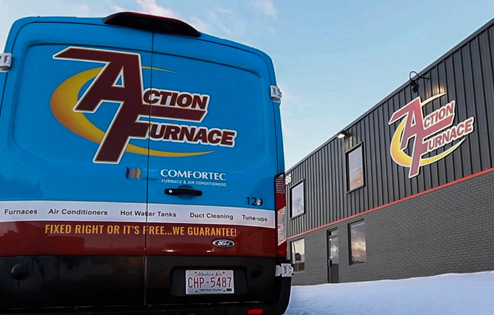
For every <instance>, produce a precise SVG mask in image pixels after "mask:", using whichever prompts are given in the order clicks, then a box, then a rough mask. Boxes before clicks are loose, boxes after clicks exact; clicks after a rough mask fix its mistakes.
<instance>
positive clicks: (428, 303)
mask: <svg viewBox="0 0 494 315" xmlns="http://www.w3.org/2000/svg"><path fill="white" fill-rule="evenodd" d="M285 314H286V315H295V314H297V315H300V314H344V315H348V314H379V315H388V314H413V315H415V314H421V315H422V314H440V315H443V314H448V315H450V314H461V315H470V314H475V315H481V314H482V315H483V314H494V271H489V272H478V273H470V274H444V275H439V276H434V277H423V278H410V279H403V280H381V281H368V282H353V283H339V284H321V285H312V286H294V287H293V288H292V296H291V300H290V304H289V305H288V309H287V311H286V313H285Z"/></svg>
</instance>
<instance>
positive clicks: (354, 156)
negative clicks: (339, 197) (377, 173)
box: [346, 145, 364, 191]
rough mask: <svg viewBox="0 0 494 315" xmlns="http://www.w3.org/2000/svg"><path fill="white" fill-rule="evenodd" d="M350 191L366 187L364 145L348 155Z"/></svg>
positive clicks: (348, 185) (348, 183) (348, 184)
mask: <svg viewBox="0 0 494 315" xmlns="http://www.w3.org/2000/svg"><path fill="white" fill-rule="evenodd" d="M346 165H347V187H348V191H352V190H355V189H357V188H360V187H362V186H364V167H363V165H364V164H363V157H362V145H360V146H358V147H356V148H355V149H353V150H352V151H349V152H347V154H346Z"/></svg>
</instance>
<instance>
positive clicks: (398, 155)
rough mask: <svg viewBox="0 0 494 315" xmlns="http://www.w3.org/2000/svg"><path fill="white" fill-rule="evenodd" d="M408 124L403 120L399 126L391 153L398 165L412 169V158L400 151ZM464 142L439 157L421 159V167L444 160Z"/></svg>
mask: <svg viewBox="0 0 494 315" xmlns="http://www.w3.org/2000/svg"><path fill="white" fill-rule="evenodd" d="M406 122H407V119H403V120H402V121H401V123H400V124H399V125H398V128H396V131H395V133H394V135H393V138H392V139H391V145H390V147H389V153H390V154H391V157H392V158H393V160H394V161H395V162H396V163H398V164H399V165H401V166H406V167H410V166H411V165H412V157H411V156H409V155H408V154H406V153H405V152H404V151H401V150H400V143H401V136H402V134H403V130H404V129H405V125H406ZM463 141H465V139H462V140H461V141H460V142H458V143H457V144H455V145H454V146H452V147H451V148H449V149H447V150H446V151H444V152H442V153H440V154H438V155H435V156H431V157H429V158H425V159H420V166H424V165H429V164H431V163H434V162H436V161H439V160H440V159H442V158H444V157H445V156H446V155H448V154H450V153H451V152H453V151H454V150H456V148H458V147H459V146H460V145H461V144H462V143H463Z"/></svg>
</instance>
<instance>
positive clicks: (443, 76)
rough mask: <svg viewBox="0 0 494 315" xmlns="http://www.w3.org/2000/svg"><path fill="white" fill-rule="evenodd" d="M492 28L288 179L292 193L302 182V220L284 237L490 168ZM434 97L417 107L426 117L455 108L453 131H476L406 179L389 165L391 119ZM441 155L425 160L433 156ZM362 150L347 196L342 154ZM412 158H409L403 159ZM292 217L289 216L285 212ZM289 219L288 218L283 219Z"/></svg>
mask: <svg viewBox="0 0 494 315" xmlns="http://www.w3.org/2000/svg"><path fill="white" fill-rule="evenodd" d="M493 57H494V20H493V21H491V22H489V23H488V24H487V25H486V26H484V27H483V28H481V29H480V30H479V31H477V32H476V33H475V34H473V35H472V36H471V37H469V38H468V39H467V40H465V41H463V42H462V43H461V44H460V45H458V46H457V47H455V48H454V49H453V50H451V51H450V52H449V53H447V54H446V55H445V56H443V57H442V58H441V59H439V60H438V61H436V62H435V63H434V64H432V65H431V66H430V67H428V68H427V69H425V70H424V71H423V72H421V73H420V75H421V76H424V77H426V78H428V79H427V80H424V79H419V80H418V83H419V84H420V87H419V90H418V92H417V93H413V92H412V91H411V89H410V86H409V84H408V83H407V84H404V85H403V86H402V87H400V88H399V89H398V90H396V91H395V92H394V93H393V94H391V95H390V96H388V97H387V98H386V99H385V100H384V101H382V102H381V103H380V104H378V105H376V106H375V107H374V108H372V109H371V110H369V111H368V112H367V113H366V114H364V115H363V116H362V117H360V118H359V119H358V120H356V121H355V122H354V123H353V124H352V125H350V126H349V127H348V129H347V131H348V133H349V134H350V136H349V137H347V138H345V139H338V138H335V137H334V138H332V139H330V140H329V141H328V142H327V143H326V144H324V145H323V146H321V147H320V148H319V149H318V150H316V151H315V152H313V153H312V154H311V155H310V156H308V157H307V158H305V159H304V160H303V161H301V162H300V163H299V164H297V165H296V166H295V167H294V168H292V169H291V170H289V171H288V172H287V174H291V176H292V181H291V183H290V184H289V185H288V187H287V188H288V189H287V192H288V194H287V198H288V203H287V204H288V207H289V208H290V200H291V191H290V188H291V187H293V186H295V185H296V184H298V183H299V182H300V181H304V185H305V214H304V215H301V216H298V217H295V218H290V219H289V222H288V227H289V229H288V233H289V236H292V235H296V234H299V233H303V232H305V231H307V230H310V229H314V228H317V227H320V226H322V225H326V224H329V223H331V222H335V221H337V220H340V219H343V218H346V217H349V216H352V215H355V214H358V213H361V212H363V211H365V210H369V209H373V208H376V207H379V206H382V205H385V204H388V203H390V202H393V201H396V200H399V199H402V198H405V197H408V196H411V195H414V194H417V193H420V192H423V191H426V190H428V189H431V188H434V187H437V186H440V185H443V184H445V183H449V182H452V181H455V180H458V179H461V178H463V177H466V176H469V175H471V174H474V173H478V172H480V171H483V170H487V169H490V168H492V167H493V159H494V157H493V150H494V62H493ZM439 93H446V96H444V97H441V98H439V99H437V100H434V101H433V103H432V104H428V105H426V106H424V107H423V110H424V116H425V115H427V114H430V113H432V112H433V111H435V110H437V109H439V108H440V107H441V106H444V105H445V104H447V103H448V102H451V101H453V100H455V101H456V107H455V115H456V116H455V119H454V122H453V126H454V125H456V124H458V123H459V122H462V121H464V120H465V119H467V118H469V117H472V116H473V117H475V122H474V131H473V133H471V134H469V135H467V136H466V140H465V142H464V143H463V144H461V145H460V147H459V148H458V149H456V150H455V151H454V152H453V153H452V154H450V155H448V156H447V157H445V158H444V159H442V160H439V161H437V162H435V163H432V164H430V165H427V166H422V167H421V168H420V173H419V175H418V176H415V177H413V178H409V177H408V172H409V169H408V167H403V166H400V165H398V164H397V163H395V162H394V161H393V160H392V158H391V156H390V153H389V147H390V143H391V138H392V136H393V134H394V132H395V130H396V128H397V126H398V122H396V123H394V124H392V125H388V121H389V119H390V117H391V115H392V114H393V113H394V112H395V111H396V110H398V109H399V108H401V107H403V106H405V105H406V104H408V103H409V102H410V101H412V100H413V99H415V98H416V97H417V96H420V97H421V98H422V101H423V100H425V99H427V98H429V97H431V96H433V95H437V94H439ZM458 141H459V140H456V141H454V142H453V143H451V144H448V145H446V146H445V147H444V148H440V149H437V150H436V151H433V152H431V155H435V154H438V153H440V152H442V151H444V150H445V149H448V148H450V147H451V146H452V145H454V144H455V143H457V142H458ZM360 144H363V161H364V162H363V163H364V174H365V185H364V187H362V188H360V189H357V190H355V191H352V192H347V188H346V187H347V185H346V165H345V152H347V151H349V150H351V149H352V148H354V147H355V146H357V145H360ZM409 154H410V152H409ZM289 210H290V209H289ZM289 213H291V212H289Z"/></svg>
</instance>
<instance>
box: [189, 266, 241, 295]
mask: <svg viewBox="0 0 494 315" xmlns="http://www.w3.org/2000/svg"><path fill="white" fill-rule="evenodd" d="M233 288H234V286H233V270H186V271H185V294H233V293H234V290H233Z"/></svg>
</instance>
